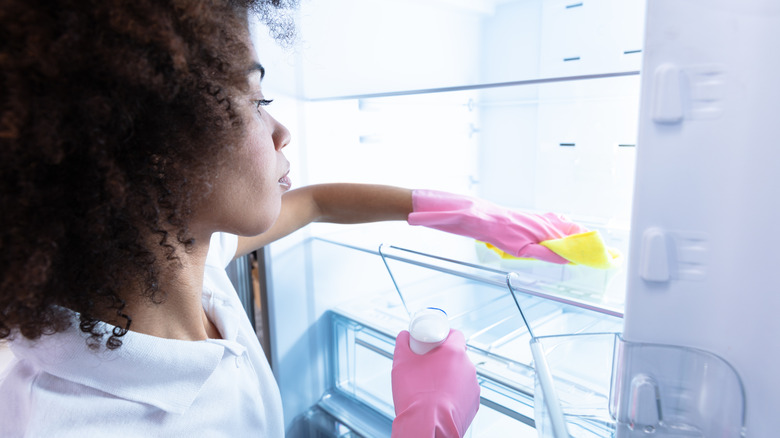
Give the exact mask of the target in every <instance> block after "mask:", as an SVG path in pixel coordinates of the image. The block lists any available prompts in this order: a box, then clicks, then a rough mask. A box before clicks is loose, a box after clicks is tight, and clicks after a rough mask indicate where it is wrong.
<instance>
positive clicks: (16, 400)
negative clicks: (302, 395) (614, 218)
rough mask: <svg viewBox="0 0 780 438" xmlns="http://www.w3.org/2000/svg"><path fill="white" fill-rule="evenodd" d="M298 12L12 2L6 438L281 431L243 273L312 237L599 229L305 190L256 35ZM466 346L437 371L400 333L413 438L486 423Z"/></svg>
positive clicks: (0, 317)
mask: <svg viewBox="0 0 780 438" xmlns="http://www.w3.org/2000/svg"><path fill="white" fill-rule="evenodd" d="M280 3H281V0H269V1H266V2H264V1H260V2H254V3H251V2H246V3H242V2H238V1H227V0H208V1H194V0H171V1H158V0H147V1H143V0H134V1H131V2H130V1H118V0H117V1H108V0H100V1H83V0H82V1H66V0H62V1H59V2H50V1H45V2H44V1H38V2H36V1H31V0H8V1H4V2H3V6H2V8H0V24H1V27H0V32H1V33H0V70H1V71H2V76H0V77H2V81H1V82H0V87H1V88H2V92H1V93H0V111H1V113H0V142H1V143H0V146H1V150H0V154H2V156H0V170H1V175H2V182H0V187H1V190H2V191H1V193H2V200H1V201H0V202H2V205H0V207H1V208H2V211H3V215H2V219H0V225H1V226H0V236H1V237H0V239H1V240H0V247H2V249H3V251H2V259H1V260H0V262H1V263H0V266H1V267H0V269H2V283H1V284H2V289H1V290H0V339H4V338H9V339H11V341H12V348H13V350H14V353H15V354H16V356H17V361H15V362H14V363H13V364H12V366H11V367H10V368H9V370H8V372H7V374H6V375H5V377H4V378H3V379H2V381H0V412H2V416H3V421H2V422H0V436H69V435H73V436H80V437H81V436H92V435H101V436H102V435H107V434H118V435H133V436H141V435H148V436H159V435H164V436H184V435H186V436H191V435H192V434H193V433H196V434H198V435H206V436H211V435H232V436H243V435H245V434H246V433H248V431H251V433H252V434H256V435H260V436H282V435H283V434H284V428H283V418H282V413H281V401H280V398H279V391H278V388H277V387H276V384H275V382H274V380H273V375H272V374H271V371H270V368H269V366H268V363H267V362H266V360H265V358H264V355H263V354H262V351H261V349H260V346H259V343H258V342H257V339H256V337H255V336H254V333H253V331H252V329H251V326H250V324H249V322H248V320H247V318H246V316H245V315H244V314H243V313H242V311H241V308H240V304H239V303H238V300H237V297H236V295H235V291H234V290H233V289H232V286H231V285H230V283H229V281H227V277H226V275H225V272H224V267H225V265H226V264H227V263H228V262H229V261H230V260H231V259H232V258H234V257H237V256H240V255H242V254H245V253H247V252H250V251H252V250H254V249H256V248H259V247H261V246H263V245H265V244H267V243H268V242H271V241H273V240H275V239H278V238H279V237H281V236H284V235H286V234H288V233H290V232H292V231H294V230H296V229H298V228H300V227H302V226H304V225H306V224H308V223H310V222H312V221H330V222H340V223H355V222H367V221H376V220H407V219H408V220H409V222H410V223H412V224H418V225H425V226H430V227H433V228H438V229H441V230H444V231H448V232H454V233H458V234H463V235H468V236H471V237H475V238H479V239H482V240H487V241H490V242H492V243H495V244H496V245H498V246H499V247H501V248H502V249H505V250H506V251H508V252H510V253H513V254H515V255H527V256H532V257H536V258H540V259H544V260H548V261H553V262H558V263H562V262H565V260H563V259H561V258H560V257H557V256H556V255H555V254H553V253H551V252H549V250H546V249H545V248H543V247H541V246H539V245H536V244H537V243H538V242H539V241H542V240H546V239H549V238H555V237H561V236H562V235H567V234H572V233H574V232H577V231H581V228H580V227H578V226H576V225H575V224H572V223H570V222H567V221H565V220H563V219H561V218H559V217H557V216H554V215H551V216H533V215H522V214H519V213H514V212H509V211H506V210H503V209H501V208H498V207H496V206H492V205H489V204H485V203H482V202H481V201H478V200H473V199H467V198H463V197H459V196H454V195H450V194H446V193H441V192H430V191H415V192H412V191H410V190H406V189H401V188H396V187H388V186H373V185H354V184H338V185H321V186H311V187H304V188H301V189H298V190H293V191H289V192H288V190H289V189H290V186H291V182H290V180H289V178H288V177H287V172H288V170H289V163H288V162H287V160H286V159H285V158H284V155H283V150H284V148H285V147H286V146H287V145H288V144H289V142H290V133H289V132H288V131H287V129H286V128H285V127H284V126H283V125H281V124H280V123H279V122H277V121H276V120H275V119H273V117H271V116H270V114H269V113H268V112H267V111H266V106H267V105H268V104H269V103H270V102H269V101H268V100H266V99H265V97H264V96H263V92H262V89H261V87H260V81H261V79H262V77H263V74H264V69H263V67H262V66H261V65H260V64H259V63H258V61H257V57H256V56H255V54H254V49H253V48H252V46H251V42H250V39H249V36H248V30H247V14H248V12H247V11H250V10H251V11H254V12H259V13H260V15H261V17H264V18H265V20H266V22H268V23H269V24H271V25H276V26H275V27H274V29H276V30H277V31H278V32H277V34H278V36H279V37H280V38H284V37H285V36H286V35H287V34H286V33H285V29H286V27H285V25H284V24H285V22H284V21H276V17H277V14H275V12H274V11H275V10H276V8H279V7H285V6H286V5H284V4H280ZM238 236H241V237H238ZM453 334H454V335H453V336H450V338H449V339H448V341H447V343H445V345H444V347H442V348H439V349H437V350H434V351H433V352H431V353H430V354H428V355H425V356H420V357H417V356H414V355H411V353H409V352H408V346H407V345H406V342H408V334H406V333H402V334H401V336H399V340H401V341H403V342H399V343H398V345H397V349H396V362H395V364H394V371H393V391H394V398H395V400H396V412H397V413H398V414H399V415H398V419H397V420H396V422H395V423H394V434H395V435H396V436H412V435H416V434H418V433H420V434H423V435H425V436H433V435H434V434H444V435H446V436H453V435H462V434H463V433H465V430H466V428H467V427H468V425H469V423H470V422H471V420H472V419H473V418H474V415H475V414H476V410H477V407H478V402H479V398H478V397H479V387H478V385H477V383H476V375H475V370H474V366H473V365H472V364H471V363H470V362H469V361H468V358H467V357H466V355H465V342H464V340H463V336H462V335H461V334H459V333H457V332H453ZM409 382H417V383H415V384H413V385H410V384H409ZM426 385H431V386H430V387H427V386H426ZM410 431H413V432H410Z"/></svg>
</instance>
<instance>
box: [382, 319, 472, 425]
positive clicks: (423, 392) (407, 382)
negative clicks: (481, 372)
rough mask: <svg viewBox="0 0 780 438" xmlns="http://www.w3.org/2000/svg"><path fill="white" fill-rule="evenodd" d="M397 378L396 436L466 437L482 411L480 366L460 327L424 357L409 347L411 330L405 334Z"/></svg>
mask: <svg viewBox="0 0 780 438" xmlns="http://www.w3.org/2000/svg"><path fill="white" fill-rule="evenodd" d="M392 381H393V403H394V404H395V415H396V417H395V420H393V434H392V437H393V438H433V437H437V438H441V437H462V436H463V434H465V433H466V430H467V429H468V428H469V425H471V421H472V420H474V416H475V415H477V409H479V384H478V383H477V370H476V368H475V367H474V364H473V363H471V361H470V360H469V358H468V356H466V341H465V339H464V338H463V333H461V332H460V331H458V330H450V334H449V336H448V337H447V340H446V341H444V343H443V344H442V345H440V346H438V347H436V348H434V349H433V350H431V351H429V352H428V353H426V354H422V355H419V354H415V353H414V352H412V350H410V349H409V332H408V331H406V330H404V331H402V332H401V333H399V334H398V337H397V338H396V340H395V354H394V355H393V372H392Z"/></svg>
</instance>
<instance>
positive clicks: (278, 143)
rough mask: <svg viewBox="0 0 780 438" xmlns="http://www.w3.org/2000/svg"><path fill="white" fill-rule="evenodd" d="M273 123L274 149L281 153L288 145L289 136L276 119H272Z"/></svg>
mask: <svg viewBox="0 0 780 438" xmlns="http://www.w3.org/2000/svg"><path fill="white" fill-rule="evenodd" d="M273 123H274V133H273V140H274V147H275V148H276V150H277V151H281V150H282V149H284V147H285V146H287V145H288V144H289V143H290V139H291V135H290V131H289V130H288V129H287V127H286V126H284V125H282V124H281V123H279V122H278V121H277V120H276V119H273Z"/></svg>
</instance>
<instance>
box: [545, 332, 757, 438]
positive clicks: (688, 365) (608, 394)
mask: <svg viewBox="0 0 780 438" xmlns="http://www.w3.org/2000/svg"><path fill="white" fill-rule="evenodd" d="M538 340H539V342H540V343H541V345H542V347H543V349H544V352H545V358H546V361H547V364H548V365H549V368H550V370H551V374H552V380H553V386H554V391H555V395H556V396H557V398H558V399H559V400H560V406H561V409H562V411H563V414H564V418H565V420H566V424H567V426H568V431H569V434H570V435H571V436H572V437H577V438H580V437H582V438H585V437H587V438H591V437H617V438H640V437H659V438H678V437H679V438H681V437H702V438H703V437H714V436H718V437H733V438H739V437H744V436H745V429H744V424H745V398H744V388H743V386H742V382H741V379H740V378H739V376H738V375H737V373H736V371H735V370H734V368H733V367H732V366H731V365H730V364H728V363H727V362H726V361H725V360H723V359H722V358H720V357H717V356H715V355H713V354H711V353H709V352H706V351H702V350H697V349H693V348H687V347H679V346H674V345H660V344H645V343H636V342H629V341H626V340H624V339H623V338H622V337H621V336H620V335H619V334H617V333H599V334H576V335H563V336H548V337H542V338H539V339H538ZM535 395H536V398H535V407H536V412H535V419H536V428H537V430H538V431H539V436H551V435H550V433H551V432H552V424H551V420H550V415H549V413H548V411H547V407H546V405H545V403H544V398H545V397H546V394H544V393H543V392H542V391H541V390H540V384H539V382H538V380H537V382H536V392H535Z"/></svg>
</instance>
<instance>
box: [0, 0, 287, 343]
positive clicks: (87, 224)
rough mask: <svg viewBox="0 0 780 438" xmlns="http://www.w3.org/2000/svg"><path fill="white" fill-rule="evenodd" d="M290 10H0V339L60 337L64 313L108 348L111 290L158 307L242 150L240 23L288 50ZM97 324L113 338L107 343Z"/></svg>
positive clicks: (148, 1) (224, 4)
mask: <svg viewBox="0 0 780 438" xmlns="http://www.w3.org/2000/svg"><path fill="white" fill-rule="evenodd" d="M293 5H294V4H291V2H286V1H285V0H266V1H258V2H252V1H249V0H247V1H244V2H239V1H235V0H234V1H228V0H167V1H163V0H131V1H128V0H60V1H51V0H45V1H43V0H18V1H17V0H3V1H2V2H0V212H1V213H0V249H2V251H0V253H1V254H2V255H0V272H1V273H2V276H1V277H0V339H3V338H7V337H9V336H12V335H14V334H15V333H20V334H21V335H22V336H24V337H26V338H29V339H37V338H39V337H40V336H42V335H45V334H51V333H56V332H58V331H61V330H64V329H65V328H66V327H68V326H69V324H70V322H69V321H70V318H71V314H72V313H71V311H75V312H77V313H78V315H79V325H80V329H81V330H82V331H83V332H85V333H88V334H90V344H91V345H93V346H95V347H96V346H98V345H100V344H101V343H102V342H103V339H104V338H105V335H109V336H108V339H107V341H106V346H107V347H108V348H112V349H113V348H117V347H119V346H120V345H121V343H122V342H121V337H122V336H123V335H124V334H125V333H126V332H127V330H128V328H129V327H130V323H131V321H132V319H131V315H127V314H125V313H124V312H123V310H124V308H125V301H124V300H123V298H122V297H121V295H120V291H122V290H124V289H126V288H128V287H135V288H137V287H138V286H140V287H141V288H142V289H143V290H144V291H145V293H144V296H146V297H147V298H149V299H150V300H152V301H154V302H159V301H160V300H164V299H165V294H164V292H163V291H161V290H160V289H159V288H158V285H157V283H158V275H159V273H160V269H161V267H162V266H163V264H164V263H166V262H175V261H176V259H177V250H181V249H183V250H184V251H186V250H187V249H189V248H191V246H192V244H193V243H194V242H193V239H192V237H190V235H189V230H188V220H189V218H190V215H191V213H192V207H193V205H194V203H195V202H197V200H198V199H199V198H198V197H199V196H202V195H201V194H202V193H203V192H204V191H207V190H208V187H209V184H208V183H209V180H210V178H211V177H212V175H211V173H210V169H212V168H213V164H214V163H219V162H220V160H221V159H222V158H223V157H224V155H225V154H226V153H228V152H226V151H229V150H231V147H232V146H231V145H234V144H237V143H238V142H239V141H240V139H241V137H242V136H243V135H244V130H243V124H242V120H241V119H240V117H239V115H238V113H237V112H236V111H235V110H234V108H235V101H234V99H235V96H236V95H237V93H239V92H241V91H242V90H245V89H246V87H248V81H247V73H248V70H247V68H248V67H249V66H250V64H251V52H250V50H251V48H250V47H248V46H247V44H246V42H245V41H247V39H246V35H247V34H246V32H247V17H248V13H249V12H257V13H259V15H260V18H261V19H262V20H264V21H266V22H267V23H270V24H275V26H272V33H273V34H274V35H275V36H276V37H277V38H279V39H284V38H287V37H289V36H290V34H291V27H290V26H289V21H284V20H280V19H279V16H278V13H277V12H276V11H277V9H278V8H289V7H291V6H293ZM150 233H151V235H153V236H157V237H156V238H155V242H153V243H152V244H153V245H154V244H157V245H160V246H161V247H162V248H164V251H163V254H164V257H163V260H159V259H160V257H159V256H156V255H155V254H158V253H159V251H153V249H154V248H150V245H149V242H148V236H149V235H150ZM165 259H167V261H166V260H165ZM67 309H69V310H67ZM107 312H111V313H112V314H115V315H117V317H118V318H120V319H121V320H122V321H125V322H126V323H125V324H124V327H116V328H115V329H114V330H113V332H112V333H103V332H102V331H101V329H100V328H99V327H101V325H100V324H98V322H99V319H98V318H99V316H100V315H105V314H106V313H107Z"/></svg>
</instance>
